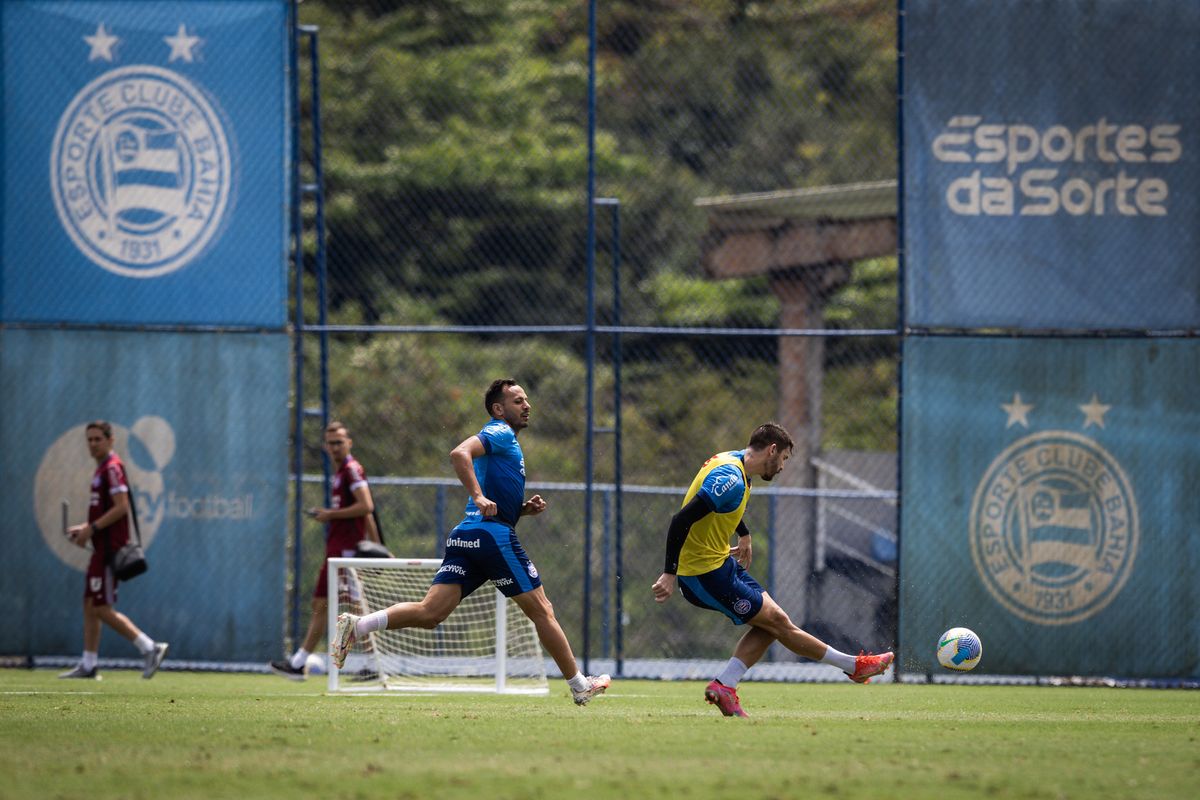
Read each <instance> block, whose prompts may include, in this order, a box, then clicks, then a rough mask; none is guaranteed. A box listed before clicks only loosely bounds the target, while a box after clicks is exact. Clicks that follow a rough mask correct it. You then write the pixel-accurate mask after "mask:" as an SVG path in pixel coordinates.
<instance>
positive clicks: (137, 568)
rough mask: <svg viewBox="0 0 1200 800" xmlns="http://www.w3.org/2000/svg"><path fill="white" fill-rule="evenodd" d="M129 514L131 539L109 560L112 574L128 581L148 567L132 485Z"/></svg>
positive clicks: (130, 488)
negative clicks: (131, 531) (131, 530)
mask: <svg viewBox="0 0 1200 800" xmlns="http://www.w3.org/2000/svg"><path fill="white" fill-rule="evenodd" d="M129 515H130V517H132V518H133V541H131V542H126V543H125V544H124V545H122V547H121V549H120V550H118V551H117V552H115V553H113V554H112V558H111V560H110V561H109V564H110V566H112V571H113V575H115V576H116V577H117V580H119V581H129V580H133V579H134V578H136V577H137V576H138V575H141V574H142V573H143V572H145V571H146V570H148V569H149V568H150V565H149V564H147V563H146V552H145V551H144V550H143V549H142V532H141V530H140V529H139V528H138V518H137V506H136V505H134V503H133V487H132V486H130V487H129Z"/></svg>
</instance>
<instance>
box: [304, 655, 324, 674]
mask: <svg viewBox="0 0 1200 800" xmlns="http://www.w3.org/2000/svg"><path fill="white" fill-rule="evenodd" d="M326 672H328V670H327V669H326V668H325V659H324V657H322V656H321V655H320V654H319V653H309V654H308V674H309V675H324V674H325V673H326Z"/></svg>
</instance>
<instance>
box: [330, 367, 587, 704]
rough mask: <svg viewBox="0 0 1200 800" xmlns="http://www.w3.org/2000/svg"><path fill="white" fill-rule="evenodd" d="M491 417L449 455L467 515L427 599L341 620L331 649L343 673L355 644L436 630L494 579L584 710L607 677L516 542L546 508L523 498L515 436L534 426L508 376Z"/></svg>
mask: <svg viewBox="0 0 1200 800" xmlns="http://www.w3.org/2000/svg"><path fill="white" fill-rule="evenodd" d="M483 404H484V407H485V408H486V409H487V412H488V414H489V415H490V416H491V419H490V420H489V421H488V423H487V424H486V425H484V426H483V430H481V431H480V432H479V433H477V434H475V435H473V436H468V437H467V438H466V439H464V440H463V441H462V442H461V443H460V444H459V445H458V447H455V448H454V450H452V451H451V452H450V462H451V464H453V465H454V472H455V474H456V475H457V476H458V479H459V481H461V482H462V485H463V487H465V488H466V490H467V493H468V494H469V495H470V499H469V500H467V509H466V515H465V516H464V517H463V520H462V522H460V523H459V524H458V526H457V527H456V528H455V529H454V530H452V531H451V532H450V536H449V537H447V539H446V556H445V558H444V559H443V560H442V565H441V567H439V568H438V571H437V573H436V574H435V575H434V577H433V584H432V585H431V586H430V587H429V591H428V592H426V594H425V597H424V599H422V600H421V601H420V602H416V603H397V604H395V605H393V606H389V607H388V608H386V609H384V610H382V611H376V612H375V613H373V614H367V615H366V616H363V617H358V616H355V615H354V614H340V615H339V616H338V622H337V631H336V633H335V636H334V640H333V643H332V645H331V646H330V656H331V657H332V658H333V663H334V664H335V665H336V666H337V667H338V669H341V667H342V665H343V664H344V663H345V661H346V653H347V652H348V651H349V650H350V647H351V645H353V644H354V642H355V641H357V640H359V639H361V638H362V637H364V636H366V635H367V634H369V633H371V632H373V631H378V630H385V629H386V630H394V629H396V628H414V627H415V628H435V627H437V626H438V625H439V624H441V622H442V621H443V620H444V619H446V617H448V616H449V615H450V612H451V611H453V610H454V609H455V608H456V607H457V606H458V604H459V603H460V602H461V601H462V599H463V598H464V597H466V596H467V595H469V594H470V593H471V592H473V591H475V590H476V589H478V588H479V587H480V586H481V585H482V584H483V583H484V581H488V580H490V581H491V582H492V583H493V584H494V585H495V586H496V588H497V589H499V590H500V591H501V592H503V593H504V595H505V596H506V597H510V598H512V600H513V602H515V603H516V604H517V606H518V607H520V609H521V610H522V611H523V612H525V616H527V617H529V619H530V620H532V621H533V625H534V627H535V628H536V629H537V634H538V638H539V639H540V640H541V642H542V646H543V647H545V648H546V650H547V651H548V652H549V653H550V657H551V658H553V659H554V663H555V664H557V665H558V668H559V669H560V670H561V671H562V674H563V677H564V678H567V684H568V685H569V686H570V687H571V695H572V696H573V697H574V699H575V703H576V705H581V706H582V705H586V704H587V703H588V701H590V700H591V699H592V698H593V697H595V696H596V695H598V694H602V693H603V692H604V690H606V689H607V688H608V686H609V683H610V679H609V676H607V675H600V676H598V677H590V676H586V675H584V674H583V673H582V672H580V671H579V667H578V665H577V664H576V663H575V654H574V653H573V652H572V651H571V644H570V642H568V641H567V637H566V634H564V633H563V630H562V627H561V626H560V625H559V624H558V619H557V618H556V617H555V616H554V608H553V606H551V605H550V601H549V600H548V599H547V598H546V591H545V589H543V588H542V582H541V579H540V578H539V577H538V571H537V568H536V567H534V565H533V562H532V561H530V560H529V557H528V556H527V555H525V548H523V547H522V546H521V542H520V541H518V539H517V534H516V525H517V521H518V520H519V519H520V518H521V517H524V516H532V515H534V514H540V513H542V512H543V511H545V510H546V501H545V499H543V498H542V496H541V495H537V494H535V495H533V496H532V497H530V498H529V499H528V500H527V499H525V456H524V454H523V453H522V452H521V445H520V444H519V443H518V442H517V434H519V433H520V432H521V431H522V430H523V429H525V428H526V427H528V426H529V411H530V408H531V406H530V405H529V398H528V397H527V396H526V394H525V390H524V389H522V388H521V387H520V386H519V385H517V382H516V381H514V380H512V379H511V378H501V379H499V380H496V381H493V382H492V385H491V386H489V387H488V390H487V392H486V393H485V394H484V399H483Z"/></svg>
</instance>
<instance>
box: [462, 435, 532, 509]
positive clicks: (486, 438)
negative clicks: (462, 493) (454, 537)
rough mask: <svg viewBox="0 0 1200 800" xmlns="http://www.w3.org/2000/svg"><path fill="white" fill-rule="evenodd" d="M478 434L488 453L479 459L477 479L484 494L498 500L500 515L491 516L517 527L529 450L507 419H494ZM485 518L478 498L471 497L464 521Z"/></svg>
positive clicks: (476, 467)
mask: <svg viewBox="0 0 1200 800" xmlns="http://www.w3.org/2000/svg"><path fill="white" fill-rule="evenodd" d="M476 435H477V436H479V440H480V441H481V442H483V449H484V455H482V456H480V457H479V458H477V459H475V463H474V466H475V479H476V480H477V481H479V488H480V489H482V490H483V496H484V497H486V498H488V499H489V500H491V501H493V502H494V503H495V504H496V516H494V517H488V519H495V520H498V521H500V522H503V523H505V524H507V525H511V526H513V527H516V525H517V520H518V519H520V518H521V505H522V504H523V503H524V502H525V454H524V453H522V452H521V445H520V444H519V443H518V442H517V433H516V431H514V430H513V429H512V428H511V427H509V425H508V423H507V422H505V421H504V420H502V419H493V420H492V421H491V422H489V423H488V424H486V425H484V426H483V430H481V431H480V432H479V433H478V434H476ZM483 519H484V517H483V516H482V515H481V514H480V513H479V509H478V508H476V507H475V501H474V500H471V499H470V498H468V499H467V511H466V516H465V517H463V522H464V523H467V522H481V521H482V520H483ZM460 524H461V523H460Z"/></svg>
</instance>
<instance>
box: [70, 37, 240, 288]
mask: <svg viewBox="0 0 1200 800" xmlns="http://www.w3.org/2000/svg"><path fill="white" fill-rule="evenodd" d="M162 33H163V35H162V36H160V37H158V42H160V44H158V45H157V46H156V47H155V48H151V49H150V51H149V52H136V53H134V52H127V49H126V48H125V47H124V44H125V42H124V41H123V38H122V36H121V30H120V29H119V27H115V26H109V25H108V24H106V23H104V22H101V23H99V24H98V25H97V27H96V30H95V32H94V33H92V34H91V35H88V36H84V37H82V38H83V43H82V44H81V45H79V48H80V50H79V53H80V57H81V58H85V57H86V59H87V61H88V62H89V63H93V64H95V65H97V66H101V67H104V68H106V71H104V72H102V73H101V74H99V75H98V76H97V77H95V78H94V79H93V80H91V81H90V82H89V83H88V84H87V85H86V86H84V87H82V88H81V89H80V90H79V91H78V92H76V94H75V96H74V98H73V99H72V100H71V101H70V103H69V104H68V105H67V107H66V109H65V110H64V111H63V112H62V115H61V117H60V118H59V122H58V126H57V129H56V131H55V135H54V141H53V145H52V147H51V153H50V184H51V188H52V191H53V195H54V205H55V209H56V211H57V212H58V217H59V220H60V222H61V223H62V225H63V228H64V229H65V230H66V232H67V234H68V236H69V237H70V238H71V241H72V242H73V243H74V244H75V246H76V247H77V248H78V249H79V250H80V252H82V253H83V254H84V255H85V256H86V257H87V258H88V259H89V260H90V261H92V262H93V263H94V264H96V265H97V266H98V267H100V268H102V269H105V270H108V271H110V272H113V273H115V274H118V275H123V276H126V277H132V278H153V277H157V276H161V275H165V274H168V273H171V272H174V271H176V270H178V269H181V268H183V267H185V266H187V265H188V264H189V263H191V262H192V261H193V260H195V259H196V257H197V256H199V255H200V254H201V253H203V252H204V250H205V249H206V248H207V247H208V246H209V245H210V244H211V243H212V242H213V240H214V237H216V236H217V235H219V232H220V230H221V227H222V226H221V223H222V219H223V217H224V215H225V213H226V210H227V206H228V204H229V197H230V191H231V188H232V187H231V175H232V162H231V159H230V152H231V146H230V141H229V135H228V133H227V125H226V124H225V123H224V122H223V121H222V119H223V116H222V114H221V112H220V109H219V108H217V107H216V105H215V104H214V101H213V100H212V99H211V97H210V95H209V94H208V93H207V92H206V91H204V90H203V88H202V87H201V86H199V85H198V84H197V83H196V82H194V79H193V78H190V77H189V76H188V75H186V74H184V73H183V72H182V71H181V70H182V69H184V68H186V67H187V66H188V65H191V64H195V63H197V62H199V61H200V60H201V59H202V56H203V52H204V43H205V40H204V38H203V37H202V36H201V35H199V33H198V32H196V31H195V30H193V29H191V28H190V27H189V26H188V25H187V24H185V23H180V24H179V25H178V26H177V27H176V28H175V29H174V30H165V31H163V32H162ZM126 61H128V62H131V63H128V64H124V63H123V62H126Z"/></svg>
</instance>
